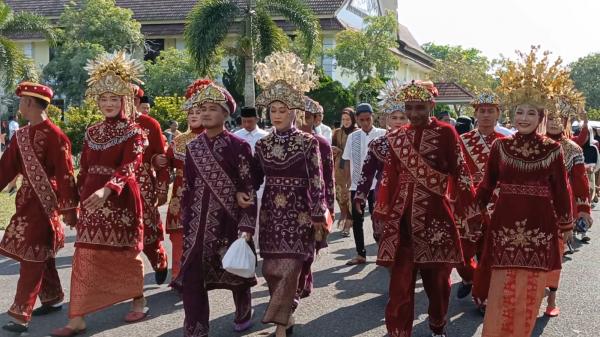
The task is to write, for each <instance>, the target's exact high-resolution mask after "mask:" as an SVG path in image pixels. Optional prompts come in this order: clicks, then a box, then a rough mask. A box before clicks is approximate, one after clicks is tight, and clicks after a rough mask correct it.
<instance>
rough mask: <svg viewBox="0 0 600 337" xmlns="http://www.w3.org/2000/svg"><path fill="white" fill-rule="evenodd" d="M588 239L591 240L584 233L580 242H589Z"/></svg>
mask: <svg viewBox="0 0 600 337" xmlns="http://www.w3.org/2000/svg"><path fill="white" fill-rule="evenodd" d="M590 240H591V238H590V237H589V236H587V235H585V234H584V235H583V237H582V238H581V242H583V243H588V242H590Z"/></svg>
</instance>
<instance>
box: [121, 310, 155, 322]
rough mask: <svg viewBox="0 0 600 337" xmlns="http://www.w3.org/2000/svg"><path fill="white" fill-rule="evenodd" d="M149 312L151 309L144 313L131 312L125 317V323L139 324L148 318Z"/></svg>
mask: <svg viewBox="0 0 600 337" xmlns="http://www.w3.org/2000/svg"><path fill="white" fill-rule="evenodd" d="M149 311H150V309H148V308H144V311H143V312H139V311H130V312H128V313H127V315H125V322H127V323H135V322H139V321H141V320H143V319H144V318H146V317H148V312H149Z"/></svg>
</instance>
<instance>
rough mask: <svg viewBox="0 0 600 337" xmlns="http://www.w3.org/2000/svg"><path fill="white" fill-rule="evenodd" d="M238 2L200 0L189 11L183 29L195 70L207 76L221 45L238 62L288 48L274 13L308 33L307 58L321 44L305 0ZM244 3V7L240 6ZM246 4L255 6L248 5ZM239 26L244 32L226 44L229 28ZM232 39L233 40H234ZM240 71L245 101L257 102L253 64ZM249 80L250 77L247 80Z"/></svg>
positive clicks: (260, 57)
mask: <svg viewBox="0 0 600 337" xmlns="http://www.w3.org/2000/svg"><path fill="white" fill-rule="evenodd" d="M252 2H253V1H251V2H249V3H246V2H243V3H241V4H240V3H238V2H235V1H230V0H204V1H199V2H198V3H197V4H196V5H195V6H194V8H193V10H192V12H191V13H190V15H189V17H188V19H187V22H186V28H185V32H184V36H185V39H186V43H187V46H188V49H189V51H190V54H191V56H192V59H193V61H194V64H195V65H196V69H197V70H198V71H199V73H200V74H201V75H206V74H207V71H208V69H209V65H210V64H211V63H212V62H214V61H215V58H216V57H217V56H218V55H217V52H216V50H217V49H218V48H226V47H227V50H228V52H229V54H230V55H229V56H232V57H234V58H237V59H238V60H237V61H236V62H235V63H236V66H237V65H238V64H242V65H244V64H246V61H248V64H254V62H255V61H260V60H262V59H263V58H264V57H266V56H268V55H269V54H271V53H272V52H273V51H278V50H287V49H289V41H288V39H287V38H286V34H285V33H284V32H283V30H281V28H279V27H278V26H277V25H276V24H275V22H274V21H273V18H272V16H273V15H274V14H275V15H277V16H283V18H285V19H286V20H288V21H289V22H291V23H293V24H294V25H295V26H296V27H297V28H298V31H299V32H300V33H301V34H302V35H303V36H305V37H306V38H305V39H304V40H303V41H304V42H305V44H306V45H305V46H304V47H305V48H304V49H303V51H305V52H306V55H303V56H305V57H306V58H307V59H310V58H311V57H313V52H314V50H315V48H314V46H317V45H320V29H319V20H318V19H317V18H316V16H315V15H314V14H313V13H312V11H311V9H310V7H309V6H308V4H306V2H305V1H303V0H256V1H255V3H256V5H252ZM238 5H243V7H238ZM246 5H248V6H252V7H251V8H247V7H246ZM232 26H236V28H238V29H239V30H240V31H241V36H240V37H238V38H236V39H235V40H234V41H229V42H230V43H227V46H225V45H226V41H225V40H226V37H227V33H228V32H229V29H231V27H232ZM231 42H233V43H231ZM236 68H237V71H238V72H240V73H241V72H243V77H236V80H239V79H240V78H242V79H244V83H245V84H246V85H245V86H244V87H245V90H244V101H245V103H246V104H252V102H254V98H253V95H254V94H255V92H254V91H255V88H254V85H253V83H254V82H253V81H252V80H251V79H253V78H254V69H253V67H245V66H242V67H236ZM246 79H248V80H247V81H246Z"/></svg>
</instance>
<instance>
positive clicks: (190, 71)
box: [144, 48, 199, 97]
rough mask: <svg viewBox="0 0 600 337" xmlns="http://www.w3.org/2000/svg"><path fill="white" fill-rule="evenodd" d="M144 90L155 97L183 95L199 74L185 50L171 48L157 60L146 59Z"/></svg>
mask: <svg viewBox="0 0 600 337" xmlns="http://www.w3.org/2000/svg"><path fill="white" fill-rule="evenodd" d="M145 65H146V76H145V82H146V83H145V85H144V90H145V91H146V92H147V93H148V94H149V95H151V96H153V97H158V96H172V95H183V94H185V91H186V89H187V86H188V85H189V84H190V83H192V82H194V80H195V79H196V78H197V77H198V76H199V75H198V73H197V72H196V70H195V68H194V64H193V62H192V59H191V58H190V55H189V54H188V52H187V51H185V50H177V49H175V48H169V49H166V50H163V51H162V52H160V55H159V56H158V58H157V59H156V61H146V62H145Z"/></svg>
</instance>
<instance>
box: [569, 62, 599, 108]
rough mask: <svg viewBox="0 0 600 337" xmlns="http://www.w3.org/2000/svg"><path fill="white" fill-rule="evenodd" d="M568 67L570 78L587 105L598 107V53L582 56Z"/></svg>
mask: <svg viewBox="0 0 600 337" xmlns="http://www.w3.org/2000/svg"><path fill="white" fill-rule="evenodd" d="M570 67H571V79H572V80H573V82H575V87H576V88H577V89H579V90H580V91H581V92H582V93H583V94H584V95H585V97H586V103H587V106H588V107H590V108H595V109H600V53H597V54H591V55H588V56H586V57H582V58H580V59H579V60H577V61H575V62H573V63H572V64H571V65H570Z"/></svg>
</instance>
